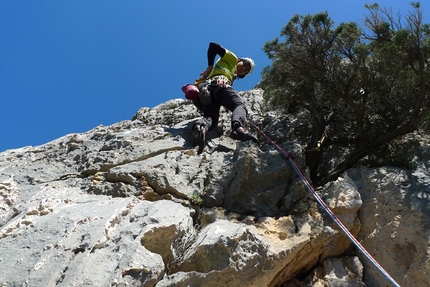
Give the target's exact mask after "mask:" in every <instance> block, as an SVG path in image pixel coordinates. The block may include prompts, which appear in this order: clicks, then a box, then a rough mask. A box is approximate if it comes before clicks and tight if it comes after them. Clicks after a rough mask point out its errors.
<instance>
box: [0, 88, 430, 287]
mask: <svg viewBox="0 0 430 287" xmlns="http://www.w3.org/2000/svg"><path fill="white" fill-rule="evenodd" d="M241 95H242V97H243V98H244V99H245V101H246V104H247V107H248V109H249V112H250V115H251V117H252V118H253V120H254V121H255V122H256V123H257V124H258V125H260V126H261V127H263V128H264V129H265V132H266V133H267V134H268V135H269V136H271V137H272V138H273V139H274V140H276V141H277V143H278V144H279V145H280V146H282V148H283V149H285V150H286V151H287V152H288V153H290V154H293V155H296V156H295V158H294V160H295V162H296V163H297V164H298V166H299V167H300V168H301V169H302V170H303V171H304V172H305V174H306V167H305V166H304V159H303V158H302V157H301V156H300V154H301V150H302V147H301V146H300V144H299V143H297V142H294V140H293V139H294V136H293V134H292V131H293V129H292V128H291V126H290V124H292V123H291V122H289V121H288V118H287V117H285V116H284V117H282V116H275V113H271V112H269V113H264V112H263V109H262V91H261V90H251V91H247V92H241ZM199 116H200V115H199V114H198V113H197V111H196V109H195V108H194V107H193V105H192V104H190V103H189V102H187V101H184V100H181V99H177V100H171V101H169V102H167V103H164V104H161V105H159V106H157V107H155V108H152V109H149V108H142V109H140V110H139V111H138V112H137V113H136V114H135V115H134V117H133V118H132V119H131V120H126V121H122V122H119V123H116V124H113V125H111V126H98V127H96V128H94V129H92V130H90V131H88V132H86V133H80V134H69V135H65V136H64V137H61V138H59V139H56V140H54V141H52V142H49V143H46V144H44V145H41V146H36V147H31V146H29V147H23V148H20V149H15V150H8V151H5V152H2V153H0V284H1V286H157V287H161V286H184V287H185V286H205V287H206V286H209V287H211V286H214V287H215V286H217V287H218V286H256V287H257V286H258V287H261V286H284V287H285V286H289V287H293V286H385V285H387V284H388V283H387V281H386V279H385V278H383V277H381V276H380V274H378V272H377V271H375V269H374V268H373V267H372V266H371V265H370V264H369V262H367V261H366V258H363V256H361V255H360V254H359V253H357V252H356V250H355V249H354V248H353V246H352V244H351V242H349V241H348V240H347V239H346V237H345V236H343V235H342V234H341V233H340V232H339V229H338V228H337V226H336V225H335V224H334V223H333V222H332V220H331V219H330V218H329V217H328V216H327V215H325V214H324V212H323V211H322V210H321V209H320V208H319V207H318V206H317V204H316V202H315V200H314V199H313V198H312V196H311V195H310V194H309V192H308V191H307V190H306V189H305V187H304V185H303V184H302V183H301V181H300V180H299V178H298V177H297V176H296V174H295V173H294V171H293V170H292V169H291V167H290V166H289V164H288V162H287V161H286V160H285V159H284V158H282V157H281V156H280V155H279V153H278V152H277V151H276V150H275V149H273V147H271V146H270V145H269V144H267V143H265V142H264V140H263V139H262V138H260V140H261V144H260V145H256V144H255V143H252V142H244V143H242V142H237V141H234V140H232V139H230V138H229V136H228V134H229V128H230V114H229V113H226V112H225V111H223V110H222V112H221V116H220V124H219V127H218V129H217V130H215V131H211V132H209V133H208V138H209V142H208V145H207V147H206V148H205V150H204V151H203V152H202V153H200V154H199V153H197V150H196V149H195V148H193V147H192V146H191V130H190V127H191V123H192V121H193V120H195V119H197V118H198V117H199ZM422 140H423V141H424V142H426V141H427V140H428V139H427V138H425V139H422ZM426 143H427V144H428V141H427V142H426ZM419 150H420V152H421V154H419V159H418V164H417V166H418V168H416V169H415V170H413V171H410V170H403V169H398V168H388V167H387V168H379V169H365V168H357V169H352V170H349V171H348V172H347V173H345V174H344V175H343V176H342V177H341V178H339V179H338V180H337V181H335V182H332V183H329V184H328V185H326V186H325V187H324V188H323V189H322V190H321V191H319V192H321V193H322V194H323V195H324V200H325V201H326V202H327V204H328V205H329V206H330V208H331V209H332V210H333V212H334V213H335V214H336V215H337V216H338V217H339V218H340V219H341V221H342V222H343V223H344V224H345V226H347V228H348V229H349V230H350V231H351V233H352V234H353V235H354V236H357V237H358V238H359V239H360V240H361V241H362V242H363V245H364V246H365V247H366V248H368V250H369V251H370V253H371V254H372V255H374V256H375V258H376V259H377V260H378V262H379V263H380V264H381V265H382V266H384V267H385V268H386V269H387V271H389V273H390V274H392V275H393V277H394V278H395V279H396V280H398V282H399V283H400V284H401V285H402V286H430V280H429V278H430V276H429V274H430V264H429V258H430V257H429V246H428V239H429V238H430V236H429V234H428V233H429V231H428V230H430V229H429V226H430V224H429V222H430V221H429V218H430V217H429V209H428V206H429V205H428V203H429V198H430V196H429V194H430V176H429V172H428V167H429V166H430V157H429V150H428V148H427V149H426V148H421V149H419Z"/></svg>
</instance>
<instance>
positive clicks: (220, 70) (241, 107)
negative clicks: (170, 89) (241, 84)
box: [183, 42, 258, 150]
mask: <svg viewBox="0 0 430 287" xmlns="http://www.w3.org/2000/svg"><path fill="white" fill-rule="evenodd" d="M217 55H219V56H220V58H219V59H218V60H217V61H216V63H215V58H216V56H217ZM207 60H208V67H207V68H206V70H205V71H203V72H202V73H201V74H200V76H201V79H199V80H197V81H196V85H198V87H199V94H200V95H199V96H198V97H196V98H195V99H193V103H194V104H195V105H196V107H197V108H198V109H199V110H200V111H201V112H202V114H203V118H201V119H199V120H197V121H196V122H195V123H194V125H193V145H194V146H199V148H200V150H202V149H203V148H204V145H205V134H206V132H207V131H208V130H213V129H215V128H216V127H217V125H218V120H219V111H220V108H221V106H224V107H225V108H227V109H228V110H229V111H231V112H232V115H231V130H232V131H231V133H230V137H231V138H233V139H236V140H240V141H249V140H252V141H254V142H258V140H257V138H255V137H254V136H253V135H251V134H250V133H248V132H247V130H246V129H245V120H246V116H247V114H248V111H247V109H246V107H245V104H244V102H243V101H242V98H241V97H240V96H239V95H238V94H237V93H236V91H235V90H234V89H233V88H232V84H233V81H234V80H235V79H237V78H239V79H242V78H244V77H245V76H246V75H248V74H250V73H251V72H252V70H253V69H254V61H253V60H252V59H250V58H238V57H236V55H235V54H234V53H233V52H231V51H229V50H227V49H225V48H224V47H222V46H221V45H219V44H217V43H214V42H211V43H210V44H209V48H208V51H207ZM214 63H215V66H214ZM183 90H184V89H183ZM184 92H185V91H184ZM205 92H206V94H207V98H205V97H204V95H202V94H204V93H205ZM186 97H187V94H186ZM187 98H188V97H187Z"/></svg>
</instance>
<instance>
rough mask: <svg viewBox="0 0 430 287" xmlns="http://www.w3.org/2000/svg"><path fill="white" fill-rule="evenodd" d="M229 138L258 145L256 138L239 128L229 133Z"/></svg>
mask: <svg viewBox="0 0 430 287" xmlns="http://www.w3.org/2000/svg"><path fill="white" fill-rule="evenodd" d="M230 137H231V138H232V139H234V140H240V141H243V142H246V141H253V142H255V143H258V139H257V138H256V137H254V136H253V135H251V134H250V133H249V132H248V131H247V130H245V129H244V128H243V127H240V126H239V127H237V128H236V129H235V130H234V131H232V132H231V133H230Z"/></svg>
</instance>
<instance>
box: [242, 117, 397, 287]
mask: <svg viewBox="0 0 430 287" xmlns="http://www.w3.org/2000/svg"><path fill="white" fill-rule="evenodd" d="M248 121H249V123H250V124H251V126H253V127H254V128H255V129H256V130H257V131H258V133H259V134H261V135H262V136H263V137H264V138H266V139H267V140H268V141H269V142H270V143H271V144H272V145H273V146H274V147H275V148H276V149H277V150H278V151H279V152H280V153H281V154H283V155H284V156H285V157H286V158H287V159H288V161H289V162H290V164H291V166H292V167H293V169H294V170H295V171H296V173H297V175H298V176H299V177H300V179H301V180H302V182H303V183H304V184H305V186H306V188H307V189H308V190H309V191H310V192H311V194H312V195H313V197H314V198H315V200H316V201H317V202H318V203H319V204H320V205H321V206H322V208H323V209H324V210H325V211H326V212H327V214H328V215H329V216H330V217H331V219H333V221H334V222H335V223H336V224H337V226H338V227H339V228H340V229H341V230H342V231H343V233H344V234H345V235H346V236H347V237H348V238H349V239H350V240H351V241H352V243H354V245H355V246H356V247H357V248H358V249H359V250H360V251H361V253H363V254H364V256H366V257H367V259H369V261H370V262H371V263H372V264H373V265H374V266H375V267H376V268H377V269H378V270H379V271H380V272H381V273H382V274H383V275H384V276H385V277H386V278H387V279H388V280H389V281H391V283H393V285H394V286H396V287H400V285H399V284H398V283H397V282H396V281H395V280H394V279H393V278H392V277H391V276H390V274H388V272H387V271H385V269H384V268H382V266H381V265H379V263H378V262H377V261H376V260H375V259H374V258H373V257H372V255H370V254H369V252H367V250H366V249H364V247H363V245H361V243H360V242H359V241H358V240H357V239H356V238H355V237H354V235H352V234H351V232H349V230H348V229H347V228H346V227H345V225H343V223H342V222H341V221H340V220H339V218H337V216H336V215H335V214H334V213H333V211H331V209H330V207H328V206H327V204H326V203H325V202H324V200H323V199H322V198H321V197H320V196H319V195H318V193H317V192H316V191H315V189H314V188H313V187H312V185H311V184H310V183H309V181H308V180H307V179H306V177H305V176H304V175H303V173H302V172H301V171H300V169H299V168H298V167H297V165H296V163H295V162H294V160H293V159H292V157H291V156H290V154H288V153H287V152H286V151H284V150H283V149H282V148H281V147H280V146H279V145H277V144H276V143H275V142H274V141H273V140H272V139H270V138H269V137H268V136H267V135H266V134H265V133H264V132H263V131H261V130H260V128H258V126H257V125H256V124H255V123H254V122H253V121H252V119H251V118H250V117H248Z"/></svg>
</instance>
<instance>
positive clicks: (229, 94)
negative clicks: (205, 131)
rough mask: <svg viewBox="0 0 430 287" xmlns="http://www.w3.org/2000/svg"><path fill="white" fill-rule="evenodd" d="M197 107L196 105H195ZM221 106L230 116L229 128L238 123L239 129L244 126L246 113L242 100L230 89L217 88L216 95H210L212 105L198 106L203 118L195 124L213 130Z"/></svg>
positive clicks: (216, 123)
mask: <svg viewBox="0 0 430 287" xmlns="http://www.w3.org/2000/svg"><path fill="white" fill-rule="evenodd" d="M195 104H196V106H197V107H199V104H198V103H195ZM221 106H223V107H225V108H227V109H228V110H229V111H230V112H231V113H232V114H231V127H232V128H233V125H234V124H235V123H239V125H240V126H241V127H244V126H245V121H246V116H247V114H248V111H247V110H246V107H245V104H244V103H243V100H242V98H241V97H240V96H239V95H238V94H237V93H236V91H235V90H234V89H233V88H231V87H228V88H219V89H218V91H217V92H216V95H212V104H210V105H209V106H203V105H200V108H201V110H202V111H203V118H201V119H199V120H197V121H196V124H203V125H205V126H206V127H208V128H209V130H212V129H215V128H216V127H217V125H218V120H219V110H220V108H221Z"/></svg>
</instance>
